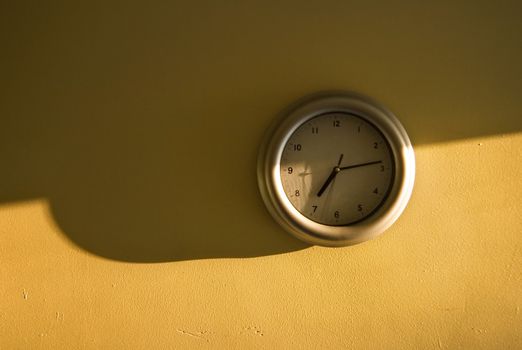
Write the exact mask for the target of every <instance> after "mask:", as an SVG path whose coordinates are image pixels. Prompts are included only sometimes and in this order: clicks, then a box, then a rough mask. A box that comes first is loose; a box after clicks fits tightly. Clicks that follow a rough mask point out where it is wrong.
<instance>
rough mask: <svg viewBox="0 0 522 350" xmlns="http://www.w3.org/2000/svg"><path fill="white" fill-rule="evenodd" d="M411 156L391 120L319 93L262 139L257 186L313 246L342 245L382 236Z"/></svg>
mask: <svg viewBox="0 0 522 350" xmlns="http://www.w3.org/2000/svg"><path fill="white" fill-rule="evenodd" d="M414 177H415V158H414V154H413V148H412V146H411V143H410V141H409V138H408V135H407V134H406V131H405V130H404V128H403V127H402V125H401V124H400V123H399V121H398V120H397V119H396V118H395V116H394V115H393V114H392V113H391V112H389V111H388V110H387V109H385V108H384V107H382V106H380V105H379V104H377V103H376V102H374V101H372V100H370V99H368V98H366V97H363V96H360V95H356V94H320V95H316V96H313V97H311V98H308V99H306V100H305V101H304V102H302V103H301V104H299V105H297V107H294V108H293V109H290V110H289V111H287V112H286V113H285V114H283V116H282V117H281V119H280V120H279V121H278V123H277V124H275V126H274V127H273V128H272V129H271V130H270V132H269V133H268V134H267V137H266V139H265V142H264V143H263V144H262V146H261V149H260V154H259V159H258V183H259V188H260V191H261V195H262V197H263V200H264V202H265V204H266V206H267V208H268V210H269V212H270V213H271V214H272V216H273V217H274V219H275V220H276V221H277V222H279V223H280V224H281V226H283V227H284V228H285V229H286V230H287V231H289V232H290V233H292V234H294V235H295V236H297V237H298V238H300V239H302V240H304V241H306V242H309V243H313V244H320V245H325V246H343V245H349V244H355V243H359V242H362V241H365V240H368V239H370V238H373V237H375V236H377V235H379V234H380V233H382V232H384V230H386V229H387V228H388V227H389V226H390V225H392V224H393V222H395V220H397V218H398V217H399V216H400V214H401V213H402V211H403V210H404V208H405V206H406V204H407V202H408V200H409V198H410V195H411V192H412V189H413V182H414Z"/></svg>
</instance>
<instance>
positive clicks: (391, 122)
mask: <svg viewBox="0 0 522 350" xmlns="http://www.w3.org/2000/svg"><path fill="white" fill-rule="evenodd" d="M326 113H349V114H352V115H356V116H357V117H360V118H362V119H364V120H366V121H368V122H369V123H370V124H372V125H373V126H374V127H376V128H377V129H378V130H379V131H380V132H381V133H382V135H383V136H384V137H385V139H386V140H387V141H388V144H389V146H390V149H391V152H392V159H393V161H394V166H395V176H394V179H393V182H392V185H391V189H390V191H389V194H388V196H387V198H386V199H385V200H384V202H383V203H382V204H381V205H380V207H379V208H378V209H377V210H376V211H375V212H374V213H373V214H371V215H370V216H369V217H367V218H365V219H364V220H362V221H359V222H357V223H354V224H350V225H346V226H330V225H325V224H320V223H317V222H315V221H313V220H311V219H309V218H307V217H306V216H304V215H303V214H301V213H300V212H299V211H298V210H297V209H296V208H295V207H294V206H293V205H292V203H291V202H290V200H289V199H288V197H287V196H286V194H285V192H284V190H283V185H282V182H281V175H280V174H281V173H280V161H281V155H282V153H283V150H284V147H285V145H286V144H287V142H288V139H289V138H290V137H291V135H292V134H293V133H294V132H295V131H296V130H297V128H298V127H299V126H301V125H302V124H304V123H306V122H307V121H308V120H310V119H312V118H314V117H316V116H319V115H322V114H326ZM257 178H258V185H259V190H260V192H261V197H262V198H263V201H264V203H265V205H266V207H267V208H268V211H269V212H270V214H271V215H272V216H273V218H274V219H275V220H276V221H277V222H278V223H279V224H280V225H281V226H282V227H283V228H285V229H286V230H287V231H288V232H290V233H291V234H293V235H294V236H296V237H297V238H299V239H301V240H303V241H305V242H307V243H310V244H314V245H322V246H329V247H339V246H347V245H352V244H357V243H361V242H364V241H367V240H369V239H372V238H374V237H376V236H378V235H380V234H381V233H383V232H384V231H385V230H386V229H388V228H389V227H390V226H391V225H392V224H393V223H394V222H395V221H396V220H397V219H398V218H399V216H400V215H401V214H402V212H403V211H404V209H405V208H406V205H407V203H408V201H409V199H410V197H411V193H412V191H413V184H414V180H415V155H414V152H413V147H412V145H411V142H410V139H409V137H408V134H407V133H406V131H405V130H404V128H403V126H402V125H401V123H400V122H399V120H398V119H397V118H396V117H395V116H394V114H393V113H392V112H391V111H389V110H388V109H387V108H385V107H384V106H382V105H381V104H379V103H377V102H375V101H374V100H372V99H370V98H368V97H366V96H363V95H360V94H356V93H346V92H342V93H339V92H334V93H319V94H315V95H312V96H309V97H306V98H304V99H302V100H300V101H298V102H296V103H295V104H293V105H292V106H290V107H289V108H287V109H286V110H285V111H284V112H283V113H281V115H280V116H279V118H277V120H276V122H275V123H274V124H273V125H272V127H271V128H270V129H269V130H268V132H267V134H266V135H265V139H264V141H263V143H262V144H261V148H260V150H259V155H258V164H257Z"/></svg>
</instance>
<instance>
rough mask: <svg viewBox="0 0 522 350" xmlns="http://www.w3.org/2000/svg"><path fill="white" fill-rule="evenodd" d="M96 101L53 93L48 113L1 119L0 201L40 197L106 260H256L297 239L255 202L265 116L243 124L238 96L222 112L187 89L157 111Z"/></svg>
mask: <svg viewBox="0 0 522 350" xmlns="http://www.w3.org/2000/svg"><path fill="white" fill-rule="evenodd" d="M64 93H66V92H65V91H64ZM53 95H54V94H53ZM56 96H63V95H61V94H57V95H56ZM77 96H79V95H77ZM113 97H114V96H113ZM54 98H56V97H53V96H51V95H48V96H46V97H45V100H46V101H47V102H46V103H49V101H50V99H51V100H52V99H54ZM96 98H100V99H101V100H98V101H96V103H91V104H89V103H88V102H87V101H81V100H79V99H78V97H76V98H71V99H70V100H69V101H68V102H65V103H64V102H62V103H58V101H50V102H51V105H52V107H53V112H50V111H49V110H48V109H46V107H47V108H49V106H48V105H47V106H44V105H40V103H36V104H37V105H39V107H41V109H40V111H43V112H44V113H45V114H44V115H37V114H36V110H35V109H37V108H35V106H34V105H33V106H30V107H28V108H29V109H30V110H26V112H27V113H23V111H18V113H17V114H18V115H15V116H13V117H12V118H10V120H8V123H7V125H6V127H4V128H2V132H1V134H2V135H1V137H2V140H3V144H4V152H3V153H4V159H6V158H7V159H8V164H10V167H9V169H7V170H5V171H4V172H3V176H2V177H3V179H2V181H3V183H4V184H8V185H9V186H8V188H7V190H6V191H3V193H4V194H3V196H2V198H1V199H2V201H13V200H20V199H31V198H35V197H45V198H47V199H48V200H49V202H50V205H51V210H52V215H53V218H54V220H55V221H56V223H57V224H58V226H59V227H60V228H61V230H62V232H63V233H64V234H65V235H66V236H67V237H68V238H69V239H70V240H72V241H73V242H74V243H75V244H77V245H78V246H80V247H81V248H83V249H85V250H87V251H89V252H91V253H94V254H96V255H98V256H102V257H105V258H108V259H114V260H121V261H132V262H162V261H176V260H187V259H202V258H220V257H254V256H264V255H270V254H278V253H283V252H289V251H294V250H298V249H302V248H305V247H306V245H305V244H304V243H301V242H300V241H298V240H296V239H295V238H292V237H291V236H290V235H288V234H286V233H285V232H283V231H282V229H281V228H279V227H278V226H277V224H276V223H275V222H274V221H273V220H271V218H270V217H269V214H268V213H267V211H266V209H265V207H264V205H263V203H262V201H261V199H260V196H259V194H258V188H257V179H256V176H257V174H256V160H257V159H256V158H257V149H258V147H257V146H258V144H259V142H260V141H261V140H260V138H261V137H262V134H263V132H264V129H265V127H266V124H263V122H262V121H261V120H259V121H258V122H255V121H249V122H246V119H247V118H248V113H249V111H248V108H247V107H245V108H244V106H242V104H241V102H240V101H235V107H234V108H230V107H228V106H227V107H225V106H224V105H223V104H220V103H219V102H217V101H213V100H212V98H208V99H206V104H205V105H204V106H201V105H200V106H199V107H198V103H197V101H191V100H190V97H188V96H186V97H185V98H184V101H185V102H183V103H179V107H172V106H171V105H170V104H171V103H172V100H173V99H172V98H170V99H169V100H170V102H168V101H167V100H163V101H161V100H160V99H158V100H157V101H156V108H158V109H156V110H155V109H154V107H153V108H151V107H150V105H148V104H146V105H143V104H142V103H141V102H125V101H128V100H127V98H124V99H123V100H118V98H117V97H116V99H115V100H112V101H108V100H103V97H101V96H96ZM102 100H103V101H102ZM54 102H57V104H54ZM192 102H194V104H193V103H192ZM78 106H81V108H80V107H78ZM162 109H163V111H162ZM165 110H167V111H168V112H165ZM245 113H246V114H245ZM265 121H266V120H265ZM238 126H239V127H238ZM253 135H255V136H256V137H258V139H256V138H254V137H252V136H253ZM6 150H9V151H6ZM5 153H7V154H5Z"/></svg>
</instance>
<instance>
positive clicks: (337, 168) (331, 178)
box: [317, 153, 344, 197]
mask: <svg viewBox="0 0 522 350" xmlns="http://www.w3.org/2000/svg"><path fill="white" fill-rule="evenodd" d="M343 156H344V154H342V153H341V156H340V157H339V161H338V162H337V166H334V168H333V169H332V172H331V173H330V175H329V176H328V178H327V179H326V181H325V182H324V184H323V186H321V189H320V190H319V192H317V197H321V195H322V194H323V192H324V191H326V189H327V188H328V186H329V185H330V182H332V181H333V179H334V178H335V175H337V173H338V172H339V171H341V168H339V166H340V165H341V162H342V161H343Z"/></svg>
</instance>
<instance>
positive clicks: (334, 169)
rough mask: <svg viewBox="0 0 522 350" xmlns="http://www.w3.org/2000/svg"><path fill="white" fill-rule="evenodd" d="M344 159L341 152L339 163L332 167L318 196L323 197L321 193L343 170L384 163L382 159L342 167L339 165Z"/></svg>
mask: <svg viewBox="0 0 522 350" xmlns="http://www.w3.org/2000/svg"><path fill="white" fill-rule="evenodd" d="M342 159H343V155H342V154H341V158H340V159H339V163H338V165H337V166H335V167H334V168H333V169H332V172H331V173H330V175H329V176H328V178H327V179H326V181H325V183H324V184H323V186H322V187H321V189H320V190H319V192H317V197H321V195H322V194H323V192H324V191H326V189H327V188H328V185H330V182H332V181H333V179H334V178H335V176H336V175H337V173H339V172H340V171H341V170H348V169H353V168H359V167H362V166H368V165H374V164H379V163H382V160H377V161H374V162H368V163H361V164H354V165H348V166H343V167H342V168H340V167H339V165H340V164H341V160H342Z"/></svg>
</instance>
